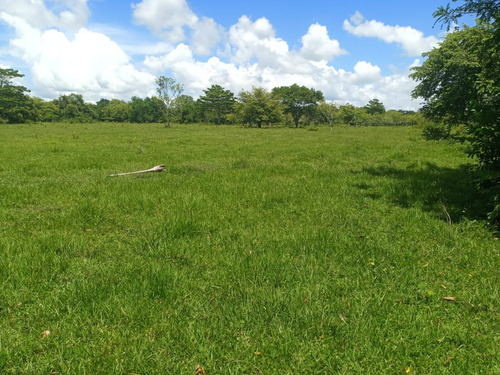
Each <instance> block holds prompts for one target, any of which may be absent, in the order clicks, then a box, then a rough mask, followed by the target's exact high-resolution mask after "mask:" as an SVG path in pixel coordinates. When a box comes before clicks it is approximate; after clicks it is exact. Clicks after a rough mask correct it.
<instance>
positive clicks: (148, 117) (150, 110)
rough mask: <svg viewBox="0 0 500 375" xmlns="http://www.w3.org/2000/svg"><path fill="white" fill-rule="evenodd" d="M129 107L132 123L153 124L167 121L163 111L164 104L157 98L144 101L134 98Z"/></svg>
mask: <svg viewBox="0 0 500 375" xmlns="http://www.w3.org/2000/svg"><path fill="white" fill-rule="evenodd" d="M129 105H130V121H131V122H138V123H151V122H163V121H165V115H164V113H163V111H162V110H161V107H162V106H163V103H162V102H161V101H160V99H159V98H157V97H152V98H149V97H147V98H145V99H142V98H139V97H137V96H134V97H132V99H131V100H130V102H129Z"/></svg>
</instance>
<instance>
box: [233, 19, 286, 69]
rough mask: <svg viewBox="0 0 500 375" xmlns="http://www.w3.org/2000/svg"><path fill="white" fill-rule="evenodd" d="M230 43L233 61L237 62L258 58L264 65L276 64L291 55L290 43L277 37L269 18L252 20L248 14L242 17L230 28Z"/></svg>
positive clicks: (245, 62)
mask: <svg viewBox="0 0 500 375" xmlns="http://www.w3.org/2000/svg"><path fill="white" fill-rule="evenodd" d="M229 43H230V44H231V50H232V61H233V62H234V63H236V64H247V63H250V62H252V61H253V60H257V61H258V63H259V65H262V66H276V64H278V65H279V64H281V63H282V62H283V59H286V57H287V56H288V55H289V49H288V43H287V42H285V41H284V40H283V39H281V38H276V37H275V32H274V29H273V26H272V25H271V23H270V22H269V20H268V19H267V18H259V19H258V20H256V21H255V22H252V20H251V19H250V18H248V17H247V16H242V17H240V19H239V20H238V23H237V24H235V25H233V26H231V27H230V29H229Z"/></svg>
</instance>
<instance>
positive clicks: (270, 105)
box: [238, 87, 282, 128]
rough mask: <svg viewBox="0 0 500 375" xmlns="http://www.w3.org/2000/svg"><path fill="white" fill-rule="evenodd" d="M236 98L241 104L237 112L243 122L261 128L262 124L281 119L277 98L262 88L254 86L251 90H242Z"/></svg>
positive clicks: (273, 122) (272, 122)
mask: <svg viewBox="0 0 500 375" xmlns="http://www.w3.org/2000/svg"><path fill="white" fill-rule="evenodd" d="M238 100H239V102H240V104H241V105H240V108H239V112H240V117H241V121H242V122H243V123H248V124H255V125H256V126H257V127H258V128H261V127H262V124H275V123H277V122H280V121H281V118H282V115H281V110H280V105H279V102H278V100H277V99H276V98H274V97H273V95H272V94H270V93H269V92H267V91H266V90H264V89H263V88H260V87H254V88H253V89H252V91H242V92H241V93H240V95H239V98H238Z"/></svg>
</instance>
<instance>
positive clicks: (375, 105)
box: [364, 99, 385, 115]
mask: <svg viewBox="0 0 500 375" xmlns="http://www.w3.org/2000/svg"><path fill="white" fill-rule="evenodd" d="M364 109H365V111H366V113H368V114H370V115H376V114H380V115H381V114H384V113H385V106H384V104H383V103H382V102H381V101H380V100H378V99H372V100H370V101H369V102H368V104H367V105H366V106H365V107H364Z"/></svg>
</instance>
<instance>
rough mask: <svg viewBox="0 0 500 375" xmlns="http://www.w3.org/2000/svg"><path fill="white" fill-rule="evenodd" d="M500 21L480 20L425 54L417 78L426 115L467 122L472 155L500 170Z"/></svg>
mask: <svg viewBox="0 0 500 375" xmlns="http://www.w3.org/2000/svg"><path fill="white" fill-rule="evenodd" d="M469 5H472V4H469ZM457 9H458V8H457ZM467 9H468V8H467ZM474 9H475V8H474ZM479 9H481V10H482V9H483V8H479ZM482 12H483V13H481V14H480V15H484V14H487V13H484V12H485V11H484V10H482ZM452 14H456V13H452ZM496 22H497V21H495V22H494V23H493V24H487V23H484V22H479V23H478V24H477V25H476V26H474V27H467V26H465V27H464V29H463V30H459V31H455V32H453V33H450V34H448V35H447V37H446V38H445V40H444V41H443V42H442V43H441V45H440V46H439V48H435V49H433V50H432V51H430V52H426V53H424V56H425V57H427V60H426V61H425V62H424V63H423V65H422V66H420V67H415V68H414V73H412V75H411V77H412V78H413V79H415V80H417V81H419V84H418V85H417V87H416V88H415V89H414V91H413V93H412V95H413V96H414V97H422V98H424V99H425V101H426V102H425V106H424V113H425V114H426V115H427V116H428V117H431V118H433V119H435V120H442V121H444V122H445V123H448V124H450V125H457V124H461V123H463V124H465V125H466V126H467V129H468V132H469V133H470V135H471V144H472V148H471V155H473V156H477V157H478V159H479V162H480V163H481V165H483V166H487V167H493V168H495V169H497V170H500V128H499V127H500V54H498V45H499V44H500V43H499V41H500V33H499V32H498V28H497V26H496Z"/></svg>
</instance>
